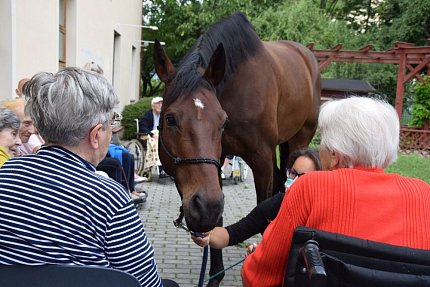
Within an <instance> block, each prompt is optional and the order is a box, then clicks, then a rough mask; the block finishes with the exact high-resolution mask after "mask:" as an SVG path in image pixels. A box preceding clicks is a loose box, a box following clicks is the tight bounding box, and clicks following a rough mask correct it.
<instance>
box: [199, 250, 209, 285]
mask: <svg viewBox="0 0 430 287" xmlns="http://www.w3.org/2000/svg"><path fill="white" fill-rule="evenodd" d="M208 251H209V246H208V245H206V246H205V247H204V248H203V259H202V268H201V269H200V277H199V285H197V286H198V287H203V283H204V282H205V274H206V265H207V263H208Z"/></svg>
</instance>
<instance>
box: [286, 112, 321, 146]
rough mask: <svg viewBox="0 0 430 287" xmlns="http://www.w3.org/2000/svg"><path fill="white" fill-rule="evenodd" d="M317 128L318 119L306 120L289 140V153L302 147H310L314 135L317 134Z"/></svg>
mask: <svg viewBox="0 0 430 287" xmlns="http://www.w3.org/2000/svg"><path fill="white" fill-rule="evenodd" d="M316 128H317V124H316V120H315V121H308V122H306V123H305V125H303V127H302V128H301V129H300V130H299V131H298V132H297V133H296V134H295V135H294V136H293V137H292V138H291V139H289V140H288V151H289V153H292V152H293V151H295V150H297V149H300V148H305V147H308V146H309V143H310V142H311V140H312V138H313V136H314V135H315V131H316Z"/></svg>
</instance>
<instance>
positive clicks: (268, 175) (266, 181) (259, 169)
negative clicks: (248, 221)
mask: <svg viewBox="0 0 430 287" xmlns="http://www.w3.org/2000/svg"><path fill="white" fill-rule="evenodd" d="M246 162H247V163H248V165H249V166H250V167H251V169H252V174H253V175H254V184H255V192H256V194H257V203H260V202H262V201H263V200H265V199H266V198H269V197H271V196H272V191H273V165H274V160H273V155H272V150H271V149H270V147H268V146H261V147H260V148H259V150H258V152H257V153H252V156H250V157H248V158H247V159H246Z"/></svg>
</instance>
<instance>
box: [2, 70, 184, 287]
mask: <svg viewBox="0 0 430 287" xmlns="http://www.w3.org/2000/svg"><path fill="white" fill-rule="evenodd" d="M24 94H25V95H26V97H27V98H28V103H27V105H26V107H25V110H26V112H27V113H28V114H29V115H30V117H31V118H32V120H33V121H34V123H35V124H36V127H37V129H38V130H39V132H40V134H41V135H42V137H43V138H44V139H45V141H46V145H45V146H43V147H42V148H41V149H40V150H39V151H38V152H37V154H32V155H28V156H22V157H14V158H12V159H10V160H8V161H7V162H6V163H5V164H4V165H3V167H2V168H0V202H2V206H8V207H9V208H6V209H5V208H2V216H0V230H1V232H0V251H1V252H0V264H1V265H14V264H15V265H44V264H73V265H91V266H103V267H109V268H115V269H119V270H122V271H124V272H127V273H129V274H131V275H133V276H134V277H136V278H137V280H139V282H140V283H141V284H142V286H150V287H152V286H153V287H161V286H162V285H163V282H162V280H161V279H160V277H159V275H158V273H157V263H156V261H155V258H154V249H153V247H152V245H151V243H150V241H149V240H148V238H147V237H146V234H145V230H144V228H143V225H142V222H141V220H140V218H139V215H138V214H137V212H136V208H135V205H134V204H133V202H132V200H131V198H130V195H129V192H128V191H127V190H126V189H125V188H124V187H123V186H122V185H121V184H119V183H117V182H116V181H114V180H112V179H110V178H105V177H103V176H100V175H98V174H96V173H95V170H96V168H95V167H96V166H97V165H98V164H99V162H100V161H101V160H102V159H103V158H104V157H105V155H106V153H107V149H108V146H109V143H110V141H111V137H112V121H113V120H112V115H113V108H114V106H115V105H116V104H117V103H118V97H117V95H116V94H115V91H114V88H113V87H112V86H111V84H109V82H108V81H107V80H106V79H105V78H103V77H102V76H100V75H98V74H96V73H92V72H89V71H85V70H82V69H79V68H73V67H67V68H65V69H63V70H61V71H59V72H58V73H56V74H54V75H53V74H51V73H38V74H36V75H35V76H34V77H33V78H32V79H31V80H30V81H29V82H28V83H27V84H26V85H25V86H24ZM71 106H73V108H70V107H71ZM23 195H24V196H23ZM11 222H13V224H11ZM23 246H25V248H23ZM166 285H167V284H166ZM166 285H164V286H166ZM176 286H177V285H176Z"/></svg>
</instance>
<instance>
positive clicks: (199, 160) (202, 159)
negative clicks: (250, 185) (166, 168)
mask: <svg viewBox="0 0 430 287" xmlns="http://www.w3.org/2000/svg"><path fill="white" fill-rule="evenodd" d="M158 129H159V130H160V131H162V127H161V126H158ZM158 142H159V143H160V145H161V147H162V148H163V151H164V152H165V153H166V154H167V156H168V157H169V158H170V159H172V160H173V164H174V170H173V177H174V178H175V182H176V167H177V166H178V165H181V164H213V165H215V166H216V167H217V169H218V174H220V173H221V164H220V161H219V160H216V159H213V158H205V157H197V158H180V157H177V156H174V155H172V154H171V153H170V152H169V150H168V149H167V148H166V146H165V145H164V142H163V136H162V133H160V134H159V136H158Z"/></svg>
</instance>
